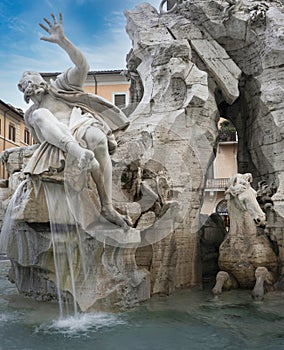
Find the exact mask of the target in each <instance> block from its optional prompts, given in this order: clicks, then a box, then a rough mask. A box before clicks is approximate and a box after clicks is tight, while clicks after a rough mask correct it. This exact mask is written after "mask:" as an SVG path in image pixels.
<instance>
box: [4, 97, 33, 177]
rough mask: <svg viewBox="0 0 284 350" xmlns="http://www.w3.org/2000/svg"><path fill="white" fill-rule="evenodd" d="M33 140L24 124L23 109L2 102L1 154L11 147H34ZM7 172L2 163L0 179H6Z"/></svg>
mask: <svg viewBox="0 0 284 350" xmlns="http://www.w3.org/2000/svg"><path fill="white" fill-rule="evenodd" d="M32 144H33V139H32V137H31V134H30V132H29V130H28V128H27V127H26V126H25V123H24V113H23V111H22V110H21V109H17V108H14V107H13V106H11V105H9V104H7V103H5V102H4V101H2V100H0V153H1V152H2V151H3V150H5V149H7V148H11V147H19V146H27V145H32ZM6 178H7V172H6V170H5V168H4V165H3V164H2V162H0V179H6Z"/></svg>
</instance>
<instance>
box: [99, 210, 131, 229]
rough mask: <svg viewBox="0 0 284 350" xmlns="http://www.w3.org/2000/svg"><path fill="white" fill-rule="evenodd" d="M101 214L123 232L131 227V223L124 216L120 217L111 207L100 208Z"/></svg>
mask: <svg viewBox="0 0 284 350" xmlns="http://www.w3.org/2000/svg"><path fill="white" fill-rule="evenodd" d="M101 213H102V215H103V217H104V218H105V219H107V220H108V221H110V222H112V223H113V224H116V225H118V226H120V227H121V228H123V229H124V230H128V229H129V228H130V227H131V226H132V223H131V221H130V220H129V219H128V218H127V217H126V216H124V215H120V214H119V213H118V212H117V211H116V210H115V209H114V208H113V207H112V206H106V207H102V209H101Z"/></svg>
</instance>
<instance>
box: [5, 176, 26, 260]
mask: <svg viewBox="0 0 284 350" xmlns="http://www.w3.org/2000/svg"><path fill="white" fill-rule="evenodd" d="M29 184H30V180H29V179H25V180H23V181H22V182H21V183H20V184H19V186H18V187H17V189H16V191H15V192H14V194H13V196H12V198H11V200H10V202H9V205H8V207H7V210H6V214H5V217H4V221H3V225H2V230H1V235H0V253H1V254H6V253H7V248H8V244H9V234H10V232H11V231H12V229H13V226H14V224H15V216H14V215H15V213H17V214H18V213H19V208H20V206H21V204H22V203H23V202H26V200H27V198H28V196H29V194H30V191H29Z"/></svg>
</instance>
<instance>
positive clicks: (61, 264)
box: [42, 182, 78, 318]
mask: <svg viewBox="0 0 284 350" xmlns="http://www.w3.org/2000/svg"><path fill="white" fill-rule="evenodd" d="M42 184H43V188H44V192H45V197H46V202H47V207H48V212H49V218H50V231H51V241H52V248H53V258H54V266H55V274H56V285H57V292H58V302H59V312H60V318H62V317H64V316H65V315H66V314H67V315H68V313H69V310H68V302H67V303H64V300H63V298H62V291H64V290H70V292H71V294H72V296H73V308H74V316H76V315H77V314H78V308H77V301H76V288H75V270H76V267H77V268H78V264H77V263H78V262H77V258H78V257H77V254H78V250H77V249H76V248H77V241H78V240H77V237H78V235H77V226H76V223H75V220H74V218H73V216H72V214H71V212H70V210H69V207H68V203H67V200H66V197H65V193H64V188H63V186H62V185H60V184H54V183H50V182H43V183H42ZM64 305H65V306H66V308H65V310H64Z"/></svg>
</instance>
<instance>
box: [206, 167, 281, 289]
mask: <svg viewBox="0 0 284 350" xmlns="http://www.w3.org/2000/svg"><path fill="white" fill-rule="evenodd" d="M251 182H252V175H251V174H250V173H246V174H236V175H234V176H233V177H232V178H231V179H230V180H229V183H228V189H227V191H226V198H227V201H228V212H229V216H230V230H229V233H228V235H227V237H226V238H225V239H224V241H223V243H222V244H221V246H220V248H219V267H220V269H221V270H222V271H220V272H219V273H218V274H217V277H216V285H215V286H214V288H213V290H212V292H213V294H215V295H218V294H220V293H221V291H222V288H223V287H224V288H226V286H225V283H227V285H228V287H231V286H235V287H236V283H235V281H234V280H236V281H237V284H238V285H239V286H240V287H242V288H253V286H254V284H255V279H256V277H255V276H256V275H255V274H257V275H259V273H256V269H257V268H260V267H261V269H266V270H269V271H270V273H268V272H267V274H269V276H270V280H273V279H272V277H271V276H273V274H275V273H276V272H277V265H278V262H277V257H276V254H275V252H274V251H273V248H272V246H271V243H270V241H269V239H268V238H267V236H266V235H265V233H264V230H263V227H264V226H265V224H266V215H265V213H264V212H263V211H262V209H261V207H260V205H259V204H258V202H257V200H256V195H257V193H256V191H255V190H254V189H253V188H252V187H251ZM257 227H260V231H258V230H257ZM261 227H262V229H261ZM261 230H262V231H261ZM261 269H260V270H261ZM224 272H225V274H224ZM262 275H263V274H262ZM231 277H232V278H231ZM230 278H231V279H232V281H231V282H228V281H229V280H230ZM263 280H264V278H262V281H263ZM259 285H260V283H258V286H259ZM259 289H260V287H259ZM256 294H257V293H255V295H256ZM253 295H254V294H253Z"/></svg>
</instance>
